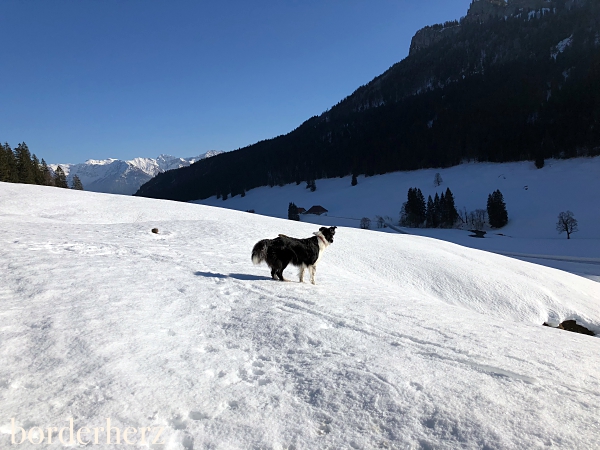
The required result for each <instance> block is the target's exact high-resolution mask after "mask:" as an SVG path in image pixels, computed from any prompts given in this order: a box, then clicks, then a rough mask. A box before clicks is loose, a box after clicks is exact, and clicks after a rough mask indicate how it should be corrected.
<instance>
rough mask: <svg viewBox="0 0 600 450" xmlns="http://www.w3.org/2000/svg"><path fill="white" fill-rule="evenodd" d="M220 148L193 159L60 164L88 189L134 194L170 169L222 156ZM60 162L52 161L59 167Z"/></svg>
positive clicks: (151, 159)
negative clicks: (149, 181) (143, 185)
mask: <svg viewBox="0 0 600 450" xmlns="http://www.w3.org/2000/svg"><path fill="white" fill-rule="evenodd" d="M219 153H222V152H218V151H210V152H207V153H205V154H203V155H200V156H194V157H191V158H178V157H175V156H170V155H160V156H159V157H158V158H156V159H154V158H134V159H132V160H129V161H123V160H120V159H104V160H95V159H89V160H87V161H86V162H84V163H81V164H60V166H61V167H62V168H63V170H64V171H65V173H66V174H67V181H68V182H69V185H71V181H72V180H73V175H77V176H78V177H79V178H80V179H81V182H82V183H83V186H84V188H85V190H86V191H92V192H107V193H111V194H125V195H132V194H134V193H135V192H136V191H137V190H138V189H139V187H140V186H141V185H142V184H144V183H146V182H147V181H148V180H150V179H151V178H153V177H155V176H156V175H158V174H159V173H161V172H165V171H167V170H172V169H178V168H180V167H186V166H189V165H190V164H193V163H195V162H196V161H198V160H200V159H204V158H209V157H211V156H214V155H218V154H219ZM58 166H59V164H51V165H50V167H51V168H52V170H56V168H57V167H58Z"/></svg>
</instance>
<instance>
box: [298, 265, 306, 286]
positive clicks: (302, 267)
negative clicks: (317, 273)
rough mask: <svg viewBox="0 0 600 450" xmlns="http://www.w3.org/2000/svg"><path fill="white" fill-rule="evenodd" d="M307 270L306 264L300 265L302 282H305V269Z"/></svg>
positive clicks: (299, 274)
mask: <svg viewBox="0 0 600 450" xmlns="http://www.w3.org/2000/svg"><path fill="white" fill-rule="evenodd" d="M305 270H306V266H305V265H304V264H301V265H300V271H299V273H298V276H299V278H300V283H304V271H305Z"/></svg>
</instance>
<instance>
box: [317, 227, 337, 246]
mask: <svg viewBox="0 0 600 450" xmlns="http://www.w3.org/2000/svg"><path fill="white" fill-rule="evenodd" d="M336 228H337V227H329V228H327V227H321V228H319V232H320V233H321V234H322V235H323V237H324V238H325V239H326V240H327V242H329V243H330V244H332V243H333V235H334V234H335V229H336ZM315 234H316V233H315Z"/></svg>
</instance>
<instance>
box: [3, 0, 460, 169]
mask: <svg viewBox="0 0 600 450" xmlns="http://www.w3.org/2000/svg"><path fill="white" fill-rule="evenodd" d="M469 4H470V0H430V1H422V0H395V1H391V0H368V1H366V0H365V1H354V0H315V1H313V0H288V1H286V0H246V1H237V0H236V1H234V0H221V1H202V0H197V1H188V0H168V1H167V0H164V1H163V0H160V1H159V0H56V1H47V0H27V1H23V0H2V1H0V33H2V41H1V42H2V43H1V44H0V61H1V64H2V69H1V70H0V140H1V141H2V142H8V143H9V144H11V145H12V146H13V147H15V146H16V145H17V144H18V143H19V142H23V141H25V142H26V143H27V144H28V146H29V148H30V150H31V151H32V152H33V153H36V154H37V155H38V156H39V157H40V158H42V157H43V158H44V159H45V160H46V161H47V162H49V163H76V162H83V161H85V160H87V159H90V158H92V159H103V158H109V157H112V158H120V159H129V158H133V157H137V156H146V157H155V156H158V155H159V154H161V153H168V154H172V155H176V156H192V155H197V154H201V153H204V152H206V151H208V150H234V149H236V148H239V147H244V146H246V145H249V144H253V143H255V142H257V141H259V140H263V139H268V138H271V137H274V136H278V135H280V134H285V133H287V132H289V131H291V130H293V129H294V128H296V127H297V126H298V125H300V124H301V123H302V122H304V121H305V120H306V119H308V118H309V117H311V116H314V115H318V114H320V113H322V112H323V111H325V110H326V109H327V108H329V107H331V106H333V105H335V104H336V103H337V102H338V101H340V100H341V99H343V98H344V97H346V96H347V95H350V94H351V93H352V92H353V91H354V90H355V89H356V88H358V87H359V86H361V85H363V84H366V83H368V82H369V81H370V80H372V79H373V78H374V77H376V76H377V75H379V74H381V73H382V72H384V71H385V70H387V69H388V68H389V67H390V66H391V65H393V64H394V63H396V62H398V61H400V60H401V59H403V58H404V57H406V56H407V54H408V48H409V45H410V40H411V38H412V36H413V34H414V33H415V32H416V31H417V30H418V29H420V28H422V27H423V26H425V25H431V24H434V23H439V22H444V21H446V20H453V19H458V18H460V17H461V16H464V15H465V14H466V11H467V9H468V6H469Z"/></svg>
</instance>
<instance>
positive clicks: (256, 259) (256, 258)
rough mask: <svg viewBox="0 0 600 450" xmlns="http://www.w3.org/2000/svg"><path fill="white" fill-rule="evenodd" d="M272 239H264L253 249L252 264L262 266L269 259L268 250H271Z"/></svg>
mask: <svg viewBox="0 0 600 450" xmlns="http://www.w3.org/2000/svg"><path fill="white" fill-rule="evenodd" d="M270 242H271V240H270V239H263V240H262V241H259V242H257V243H256V245H255V246H254V248H253V249H252V262H253V263H254V264H260V263H261V262H263V261H265V260H266V259H267V249H268V248H269V243H270Z"/></svg>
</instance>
